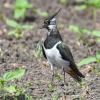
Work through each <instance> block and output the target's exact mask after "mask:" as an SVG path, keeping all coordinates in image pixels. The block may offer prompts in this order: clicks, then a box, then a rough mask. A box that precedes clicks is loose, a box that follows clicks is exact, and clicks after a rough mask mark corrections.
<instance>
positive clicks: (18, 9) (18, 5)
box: [14, 0, 32, 19]
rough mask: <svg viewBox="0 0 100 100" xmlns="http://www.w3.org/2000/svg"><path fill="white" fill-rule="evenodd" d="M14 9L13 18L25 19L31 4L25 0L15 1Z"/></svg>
mask: <svg viewBox="0 0 100 100" xmlns="http://www.w3.org/2000/svg"><path fill="white" fill-rule="evenodd" d="M14 7H15V8H14V18H15V19H19V18H24V17H25V14H26V11H27V9H29V8H32V4H31V3H29V2H28V1H27V0H16V2H15V5H14Z"/></svg>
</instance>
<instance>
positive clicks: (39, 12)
mask: <svg viewBox="0 0 100 100" xmlns="http://www.w3.org/2000/svg"><path fill="white" fill-rule="evenodd" d="M36 13H37V14H38V15H39V16H42V17H48V13H47V12H45V11H41V10H39V9H37V10H36Z"/></svg>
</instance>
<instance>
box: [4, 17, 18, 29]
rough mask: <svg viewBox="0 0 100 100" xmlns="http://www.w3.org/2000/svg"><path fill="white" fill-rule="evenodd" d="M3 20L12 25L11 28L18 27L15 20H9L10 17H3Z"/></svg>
mask: <svg viewBox="0 0 100 100" xmlns="http://www.w3.org/2000/svg"><path fill="white" fill-rule="evenodd" d="M5 22H6V24H7V25H8V26H10V27H13V28H18V27H20V26H19V24H18V23H17V22H16V21H15V20H11V19H8V18H5Z"/></svg>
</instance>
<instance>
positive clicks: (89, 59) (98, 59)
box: [78, 51, 100, 66]
mask: <svg viewBox="0 0 100 100" xmlns="http://www.w3.org/2000/svg"><path fill="white" fill-rule="evenodd" d="M93 62H97V63H100V52H99V51H98V52H97V53H96V55H94V56H89V57H87V58H84V59H83V60H81V61H80V62H79V63H78V66H83V65H86V64H90V63H93Z"/></svg>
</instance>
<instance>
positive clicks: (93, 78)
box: [0, 0, 100, 100]
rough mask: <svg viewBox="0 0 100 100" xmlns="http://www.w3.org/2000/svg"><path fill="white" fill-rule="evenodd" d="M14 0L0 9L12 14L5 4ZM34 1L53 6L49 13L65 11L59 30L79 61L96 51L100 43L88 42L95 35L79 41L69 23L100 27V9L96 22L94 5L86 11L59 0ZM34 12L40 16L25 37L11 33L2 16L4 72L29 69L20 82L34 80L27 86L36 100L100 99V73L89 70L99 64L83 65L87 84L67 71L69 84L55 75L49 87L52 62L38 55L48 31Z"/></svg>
mask: <svg viewBox="0 0 100 100" xmlns="http://www.w3.org/2000/svg"><path fill="white" fill-rule="evenodd" d="M10 1H11V0H0V12H2V13H4V14H5V16H7V17H9V18H12V10H11V9H8V8H6V7H4V6H3V5H4V3H5V2H8V3H9V2H10ZM30 2H31V3H32V4H33V6H34V7H37V8H40V9H41V10H42V11H47V10H49V13H53V12H54V11H56V10H58V9H59V8H61V12H60V14H59V15H58V16H57V21H58V27H59V31H60V33H61V36H62V38H63V40H64V42H65V43H66V44H67V45H68V46H69V47H70V49H71V51H72V53H73V56H74V59H75V61H76V63H78V62H79V61H80V60H82V59H83V58H84V57H87V56H88V55H92V53H90V52H89V51H90V50H92V52H93V51H97V50H98V49H99V47H100V45H99V43H94V44H93V45H90V46H87V45H85V44H86V43H90V44H91V37H88V38H87V37H85V39H84V42H78V41H77V37H76V34H75V33H74V32H71V31H70V30H69V29H68V28H67V26H68V25H70V24H75V25H80V26H81V27H83V28H88V29H100V11H98V13H97V16H96V21H95V22H94V20H93V16H92V9H88V10H86V11H84V12H80V11H76V10H75V9H74V7H73V6H71V5H70V6H64V5H61V4H59V3H58V2H57V0H30ZM2 13H1V14H2ZM32 15H33V16H35V17H36V19H35V20H34V21H32V22H28V23H30V24H32V23H33V24H34V25H33V29H32V30H23V34H24V37H23V38H21V39H15V38H11V37H9V36H7V33H8V31H9V30H10V28H9V27H8V26H7V25H6V24H5V23H4V22H3V21H2V20H1V21H0V53H1V56H0V75H2V74H3V73H4V72H6V71H8V70H13V69H16V68H18V67H24V68H25V69H26V73H25V76H24V77H23V78H22V80H20V81H18V82H17V84H18V85H19V86H22V87H26V85H28V84H30V83H31V85H30V87H28V88H26V90H27V93H28V94H30V95H31V96H32V97H33V100H51V99H52V98H53V97H54V96H55V95H59V99H58V100H100V77H99V75H100V74H97V73H95V72H94V71H88V70H90V69H91V68H92V67H94V66H95V65H96V67H98V66H99V65H97V64H90V65H85V66H82V67H81V68H80V70H81V71H82V72H83V74H84V75H85V76H86V78H85V82H86V85H85V86H84V87H83V88H81V87H80V86H79V85H78V84H77V83H76V82H75V81H74V80H73V79H72V78H71V77H70V76H69V75H67V74H66V82H67V83H68V86H65V85H63V80H58V79H57V78H55V81H54V84H55V86H54V91H49V88H48V84H49V83H50V82H51V71H50V66H49V65H48V64H47V62H46V60H45V59H44V58H42V59H40V58H36V57H35V56H34V51H35V48H36V45H37V43H38V42H39V41H40V40H41V39H42V38H43V37H44V38H45V37H46V32H47V31H46V30H45V29H42V30H41V29H39V27H40V26H41V25H42V23H43V17H40V16H37V15H34V13H33V14H32ZM25 23H26V22H25ZM89 40H90V41H89ZM87 41H88V42H87ZM57 72H58V73H61V70H59V69H57ZM61 77H62V75H61ZM54 100H55V99H54Z"/></svg>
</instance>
